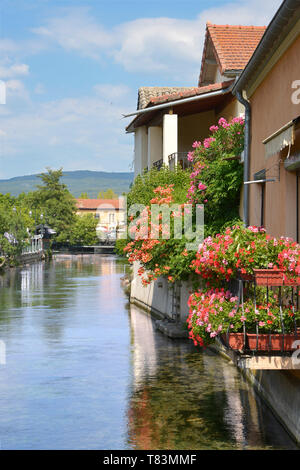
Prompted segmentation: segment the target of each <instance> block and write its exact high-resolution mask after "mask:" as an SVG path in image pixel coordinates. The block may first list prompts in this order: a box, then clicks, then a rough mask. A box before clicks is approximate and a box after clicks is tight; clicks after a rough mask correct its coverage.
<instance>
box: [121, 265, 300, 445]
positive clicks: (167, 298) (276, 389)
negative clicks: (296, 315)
mask: <svg viewBox="0 0 300 470" xmlns="http://www.w3.org/2000/svg"><path fill="white" fill-rule="evenodd" d="M138 268H139V265H138V263H134V266H133V276H132V280H131V293H130V301H131V302H132V303H135V304H137V305H138V306H140V307H141V308H143V309H145V310H147V311H148V312H150V313H151V314H152V315H153V316H154V317H155V318H158V319H162V320H169V321H172V320H174V319H175V317H174V314H175V315H177V321H179V322H181V323H182V324H183V323H184V322H186V318H187V316H188V306H187V301H188V297H189V295H190V291H192V289H193V288H192V284H191V283H189V282H180V283H177V284H175V285H173V286H172V285H170V284H169V283H168V282H167V280H166V279H165V278H164V277H161V278H159V279H157V281H154V282H151V283H150V284H149V285H147V286H146V287H144V286H143V285H142V283H141V278H140V276H138V274H137V270H138ZM174 296H175V300H176V302H175V311H174ZM157 323H159V322H157ZM159 329H160V330H161V331H163V332H164V333H165V334H168V332H167V331H166V330H165V329H164V328H163V329H161V328H159ZM168 336H171V337H172V335H170V334H168ZM210 348H211V349H212V350H214V351H215V352H216V353H218V354H221V355H223V356H224V357H225V358H226V359H228V360H230V361H232V362H233V363H234V364H235V365H236V367H237V368H238V369H239V370H240V372H241V373H242V374H243V375H244V376H245V378H246V379H247V380H248V381H249V382H250V383H251V384H252V386H253V387H254V389H255V390H256V392H257V393H258V394H259V396H260V397H261V398H262V399H263V400H264V402H265V403H266V404H267V405H268V406H269V408H270V409H271V410H272V412H273V413H274V415H275V416H276V417H277V419H278V420H279V421H280V422H281V424H282V425H283V426H284V428H285V429H286V430H287V432H288V433H289V434H290V435H291V436H292V437H293V439H294V440H295V441H296V442H297V443H298V444H299V445H300V370H282V369H280V367H279V368H277V369H276V368H275V369H273V370H264V369H255V370H254V369H250V368H248V367H246V366H245V363H244V362H242V361H240V362H239V361H238V356H237V354H235V353H234V352H233V351H229V350H228V349H227V348H225V347H224V346H223V345H222V344H221V343H220V342H218V341H216V343H215V344H214V345H213V346H211V347H210Z"/></svg>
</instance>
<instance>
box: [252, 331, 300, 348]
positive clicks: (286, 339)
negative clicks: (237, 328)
mask: <svg viewBox="0 0 300 470" xmlns="http://www.w3.org/2000/svg"><path fill="white" fill-rule="evenodd" d="M247 339H248V346H249V349H250V350H251V351H255V350H256V334H255V333H247ZM297 339H298V340H300V336H299V335H298V337H296V336H295V335H294V334H286V335H282V334H273V335H271V339H270V335H268V334H259V335H258V344H257V350H258V351H281V350H282V346H283V350H284V351H293V350H294V349H295V348H293V343H294V341H296V340H297Z"/></svg>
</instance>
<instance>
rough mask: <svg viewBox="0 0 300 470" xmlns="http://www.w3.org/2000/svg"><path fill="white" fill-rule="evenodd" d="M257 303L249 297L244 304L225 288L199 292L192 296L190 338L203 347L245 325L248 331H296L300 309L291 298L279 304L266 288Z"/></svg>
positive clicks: (190, 299) (188, 320) (238, 330)
mask: <svg viewBox="0 0 300 470" xmlns="http://www.w3.org/2000/svg"><path fill="white" fill-rule="evenodd" d="M256 294H257V299H256V302H254V301H253V299H252V298H251V297H250V296H248V298H247V299H246V301H245V302H244V304H243V306H242V305H239V303H238V298H237V297H235V296H233V295H232V294H231V293H230V291H225V290H224V289H218V288H216V289H210V290H208V291H206V292H205V291H198V292H195V293H193V294H192V295H191V296H190V298H189V302H188V304H189V308H190V309H189V317H188V319H187V323H188V328H189V330H190V332H189V335H190V338H191V339H192V340H193V341H194V343H195V344H198V345H200V346H203V345H205V344H209V343H210V342H212V341H213V340H214V338H215V337H216V336H218V335H220V334H224V333H226V332H227V331H229V332H230V333H236V332H242V331H243V326H244V325H245V327H246V331H247V333H256V329H257V328H258V331H259V333H270V332H272V333H282V332H283V330H282V324H283V325H284V332H285V333H289V332H292V333H293V332H294V328H295V321H299V319H300V312H299V311H295V309H294V308H293V303H292V301H291V300H290V299H289V300H286V303H285V305H283V307H282V311H281V312H280V307H279V304H278V298H277V296H276V294H274V293H273V292H272V291H270V292H269V294H268V299H267V297H266V292H265V290H263V289H257V292H256Z"/></svg>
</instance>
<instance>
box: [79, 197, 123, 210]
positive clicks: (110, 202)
mask: <svg viewBox="0 0 300 470" xmlns="http://www.w3.org/2000/svg"><path fill="white" fill-rule="evenodd" d="M99 206H101V208H102V209H110V208H112V207H114V208H115V209H119V199H80V198H78V199H76V207H77V209H82V210H87V209H90V210H96V209H98V207H99Z"/></svg>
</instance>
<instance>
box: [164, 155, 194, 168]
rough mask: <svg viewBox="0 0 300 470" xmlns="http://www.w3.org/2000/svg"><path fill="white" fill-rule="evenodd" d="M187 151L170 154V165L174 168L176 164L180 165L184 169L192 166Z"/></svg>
mask: <svg viewBox="0 0 300 470" xmlns="http://www.w3.org/2000/svg"><path fill="white" fill-rule="evenodd" d="M187 155H188V154H187V152H177V153H171V155H169V157H168V158H169V167H170V168H171V169H174V168H175V166H176V165H180V166H181V168H182V169H184V170H185V169H187V168H191V167H192V162H190V161H189V160H188V158H187Z"/></svg>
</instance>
